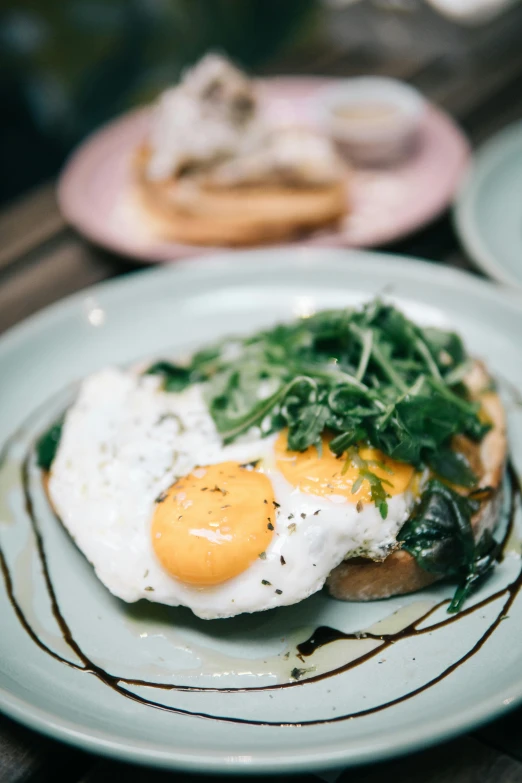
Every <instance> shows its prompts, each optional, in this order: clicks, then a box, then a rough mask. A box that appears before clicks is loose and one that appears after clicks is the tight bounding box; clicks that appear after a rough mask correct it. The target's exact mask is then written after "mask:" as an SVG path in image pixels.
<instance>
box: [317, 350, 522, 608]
mask: <svg viewBox="0 0 522 783" xmlns="http://www.w3.org/2000/svg"><path fill="white" fill-rule="evenodd" d="M490 381H491V379H490V377H489V375H488V373H487V371H486V369H485V367H484V366H483V365H482V364H481V363H480V362H475V364H474V366H473V368H472V370H471V371H470V372H469V374H468V376H467V377H466V379H465V383H466V386H467V387H468V389H469V391H470V394H471V396H472V397H473V398H474V399H476V400H480V402H481V404H482V408H483V411H484V414H485V415H486V416H487V418H488V419H489V420H490V422H491V424H492V428H491V430H489V432H488V433H487V434H486V436H485V437H484V438H483V440H482V442H481V443H480V444H478V445H477V444H473V443H471V442H470V441H468V442H467V443H465V442H463V441H464V439H461V442H460V444H459V447H464V448H465V449H466V454H467V456H468V458H469V459H470V462H471V464H472V465H473V467H474V469H475V472H477V473H478V475H479V476H480V481H479V486H481V487H491V488H492V489H493V493H492V494H491V495H490V496H489V497H488V498H487V499H486V500H484V501H483V502H482V505H481V507H480V508H479V510H478V511H477V513H476V514H475V516H474V517H473V519H472V526H473V532H474V534H475V539H476V540H477V539H478V538H480V536H481V535H482V532H483V531H484V530H485V529H486V528H488V529H489V530H494V529H495V527H496V526H497V523H498V519H499V514H500V508H501V505H502V478H503V475H504V470H505V466H506V460H507V438H506V421H505V413H504V408H503V406H502V402H501V401H500V398H499V396H498V394H496V393H495V392H493V391H490V385H491V384H490ZM438 579H440V577H438V576H437V575H435V574H430V573H428V572H427V571H424V570H423V569H422V568H421V567H420V566H418V565H417V562H416V561H415V559H414V558H413V557H412V555H410V554H409V553H408V552H405V551H404V550H400V549H399V550H396V551H395V552H392V554H390V555H389V556H388V557H387V558H386V559H385V560H383V561H381V562H374V561H371V560H365V559H364V558H356V559H355V558H354V559H353V560H345V561H344V562H342V563H341V564H340V565H339V566H337V568H334V570H333V571H332V573H331V574H330V576H329V577H328V580H327V583H326V584H327V589H328V591H329V592H330V594H331V595H332V596H334V598H339V599H341V600H343V601H372V600H374V599H377V598H389V597H390V596H393V595H402V594H404V593H413V592H415V591H416V590H420V589H421V588H423V587H427V586H428V585H430V584H432V583H433V582H436V581H438Z"/></svg>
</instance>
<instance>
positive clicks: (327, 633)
mask: <svg viewBox="0 0 522 783" xmlns="http://www.w3.org/2000/svg"><path fill="white" fill-rule="evenodd" d="M42 407H43V406H42ZM33 415H34V414H33ZM31 418H32V417H31ZM21 432H23V426H22V427H20V428H19V430H18V431H17V432H16V433H15V434H14V435H13V436H12V438H11V439H10V440H9V441H8V442H7V443H6V444H5V446H4V448H3V449H2V452H1V453H0V468H1V466H2V464H3V463H4V461H5V459H6V457H7V455H8V452H9V448H10V445H11V444H12V443H13V441H14V440H15V439H16V438H17V437H19V435H20V433H21ZM32 453H33V448H32V446H30V447H29V450H28V452H27V454H26V455H25V458H24V460H23V463H22V471H21V481H22V488H23V492H24V499H25V511H26V513H27V515H28V518H29V521H30V524H31V527H32V530H33V533H34V536H35V541H36V548H37V553H38V557H39V559H40V563H41V567H42V571H43V575H44V581H45V585H46V590H47V594H48V597H49V600H50V604H51V609H52V613H53V616H54V618H55V620H56V623H57V625H58V628H59V629H60V632H61V634H62V637H63V640H64V641H65V643H66V644H67V646H68V647H69V648H70V649H71V651H72V652H73V653H74V654H75V655H76V656H77V657H78V658H79V660H80V661H81V663H76V662H74V661H70V660H68V659H67V658H64V657H63V656H61V655H60V654H59V653H57V652H55V651H54V650H52V649H51V648H49V647H48V646H47V645H46V644H45V643H44V642H43V641H42V640H41V639H40V638H39V637H38V635H37V634H36V633H35V631H34V630H33V628H32V627H31V625H30V623H29V621H28V620H27V617H26V616H25V614H24V612H23V610H22V608H21V606H20V604H19V603H18V601H17V598H16V596H15V593H14V587H13V579H12V575H11V572H10V570H9V567H8V565H7V561H6V559H5V556H4V554H3V552H2V549H1V547H0V571H1V573H2V576H3V580H4V584H5V588H6V593H7V596H8V599H9V601H10V603H11V606H12V608H13V611H14V612H15V614H16V617H17V618H18V620H19V622H20V624H21V626H22V627H23V628H24V630H25V631H26V633H27V634H28V635H29V637H30V638H31V639H32V641H33V642H34V643H35V644H36V645H37V646H38V647H39V648H40V649H41V650H42V651H43V652H45V653H46V654H48V655H50V656H51V657H52V658H53V659H55V660H57V661H59V662H61V663H63V664H65V665H67V666H70V667H72V668H74V669H76V670H80V671H83V672H85V673H87V674H91V675H93V676H95V677H96V678H97V679H98V680H100V681H101V682H102V683H103V684H104V685H106V686H107V687H109V688H111V689H112V690H113V691H115V692H117V693H118V694H120V695H122V696H124V697H125V698H128V699H131V700H132V701H135V702H138V703H140V704H143V705H144V706H148V707H153V708H155V709H160V710H163V711H166V712H171V713H175V714H179V715H186V716H189V717H196V718H205V719H209V720H218V721H224V722H228V723H236V724H249V725H255V726H277V727H280V726H294V727H299V726H310V725H319V724H327V723H338V722H340V721H344V720H350V719H353V718H356V717H363V716H365V715H371V714H373V713H376V712H380V711H382V710H385V709H388V708H389V707H392V706H394V705H396V704H400V703H401V702H403V701H407V700H408V699H410V698H413V697H414V696H416V695H418V694H420V693H422V692H423V691H425V690H427V689H429V688H430V687H432V686H433V685H436V684H437V683H439V682H441V681H442V680H443V679H444V678H445V677H447V676H448V675H450V674H451V673H452V672H454V671H455V670H456V669H457V668H458V667H459V666H461V665H462V664H463V663H465V662H466V661H467V660H469V659H470V658H471V657H472V656H473V655H475V653H477V652H478V651H479V650H480V649H481V647H482V646H483V645H484V644H485V642H486V641H487V640H488V639H489V638H490V637H491V636H492V634H493V633H494V632H495V630H496V629H497V628H498V626H499V624H500V622H501V621H502V620H503V619H504V618H505V617H506V616H507V613H508V611H509V609H510V607H511V606H512V604H513V602H514V600H515V598H516V596H517V594H518V592H519V590H520V588H521V587H522V569H521V571H520V573H519V575H518V577H517V578H516V579H515V580H514V581H513V582H512V583H511V584H509V585H508V586H507V587H505V588H502V589H500V590H498V591H497V592H495V593H494V594H492V595H491V596H489V597H487V598H484V599H483V600H482V601H480V602H478V603H476V604H474V605H473V606H470V607H468V608H467V609H463V610H461V611H460V612H459V613H458V614H457V615H452V616H450V617H447V618H446V619H445V620H441V621H439V622H438V623H435V624H433V625H430V626H427V627H424V628H418V626H419V625H420V624H421V623H422V622H423V621H425V620H426V619H427V618H428V617H429V616H430V615H432V614H433V613H434V612H436V610H437V609H439V608H440V607H441V606H443V605H445V604H447V603H449V600H448V599H444V600H443V601H441V602H439V603H438V604H436V605H435V606H433V607H432V608H431V609H429V610H428V611H427V612H426V613H425V614H424V615H422V617H420V618H417V619H416V620H414V621H413V622H412V623H410V624H409V625H407V626H406V627H405V628H403V629H402V630H400V631H398V632H396V633H387V634H373V633H368V632H366V633H365V632H359V633H348V634H347V633H343V632H341V631H338V630H335V629H333V628H328V627H326V626H321V627H319V628H317V629H316V631H314V633H313V634H312V636H310V638H309V639H307V640H306V641H304V642H301V643H300V644H299V645H297V649H298V652H299V654H300V655H301V656H303V657H308V656H310V655H312V654H313V653H314V652H315V651H316V650H317V649H319V648H320V647H323V646H325V645H327V644H331V643H332V642H334V641H338V640H340V639H361V638H369V639H375V640H378V641H380V642H382V644H380V645H378V646H377V647H376V648H375V649H373V650H371V651H369V652H367V653H366V654H364V655H362V656H360V657H359V658H357V659H355V660H353V661H350V662H348V663H347V664H345V665H343V666H341V667H338V668H337V669H334V670H332V671H328V672H325V673H323V674H320V675H316V676H314V677H309V678H307V679H305V680H299V681H296V682H289V683H282V684H280V685H268V686H259V687H254V688H215V687H209V688H206V687H196V686H189V685H176V684H172V683H158V682H149V681H147V680H140V679H129V678H125V677H120V676H118V675H115V674H111V673H109V672H107V671H106V670H104V669H103V668H102V667H100V666H99V665H98V664H96V663H95V662H93V661H92V660H91V659H90V658H89V657H88V656H87V655H86V653H85V652H84V651H83V650H82V649H81V647H80V646H79V644H78V642H77V641H76V640H75V639H74V637H73V634H72V632H71V630H70V628H69V625H68V623H67V621H66V620H65V618H64V616H63V614H62V612H61V610H60V607H59V604H58V601H57V598H56V593H55V590H54V586H53V583H52V579H51V575H50V571H49V567H48V563H47V558H46V553H45V547H44V541H43V538H42V534H41V532H40V528H39V524H38V520H37V518H36V515H35V511H34V505H33V501H32V496H31V491H30V475H29V468H30V464H31V457H32ZM507 475H508V480H509V488H510V509H509V523H508V525H507V530H506V533H505V535H504V538H503V541H502V549H503V548H504V546H505V544H506V542H507V540H508V539H509V536H510V535H511V532H512V529H513V524H514V517H515V511H516V505H517V504H516V501H517V499H519V498H520V497H521V486H520V482H519V479H518V476H517V474H516V471H515V468H514V466H513V464H512V462H511V461H509V463H508V470H507ZM504 595H506V596H507V600H506V601H505V602H504V604H503V606H502V608H501V610H500V613H499V614H498V615H497V617H496V618H495V620H494V621H493V622H492V623H491V624H490V625H489V626H488V628H487V629H486V630H485V631H484V633H483V634H482V636H481V637H480V639H479V640H478V641H477V642H476V643H475V645H474V646H473V647H472V648H471V649H470V650H469V651H468V652H467V653H465V654H464V655H463V656H462V657H461V658H460V659H459V660H458V661H456V662H454V663H453V664H451V665H450V666H448V667H447V668H446V669H444V670H443V671H442V672H441V673H440V674H439V675H437V676H436V677H434V678H432V679H431V680H429V681H428V682H426V683H424V684H423V685H421V686H419V687H418V688H415V689H414V690H412V691H409V692H408V693H405V694H403V695H402V696H399V697H397V698H395V699H392V700H391V701H388V702H386V703H383V704H379V705H376V706H375V707H370V708H368V709H365V710H359V711H357V712H352V713H348V714H344V715H338V716H335V717H332V718H324V719H317V720H308V721H300V722H285V723H282V722H277V721H263V720H249V719H243V718H236V717H230V716H218V715H211V714H208V713H203V712H195V711H190V710H184V709H181V708H178V707H174V706H169V705H166V704H162V703H160V702H156V701H153V700H151V699H148V698H146V697H144V696H141V695H139V694H137V693H134V692H133V691H131V690H129V689H128V688H126V687H124V686H123V683H124V684H125V685H127V686H134V687H145V688H151V689H162V690H168V691H197V692H202V691H210V692H216V691H219V692H222V693H238V692H241V693H244V692H249V691H264V690H279V689H284V688H288V687H302V686H304V685H307V684H309V683H313V682H318V681H319V680H323V679H325V678H327V677H331V676H335V675H337V674H340V673H342V672H345V671H348V670H350V669H352V668H355V667H356V666H360V665H361V664H363V663H364V662H365V661H367V660H369V659H371V658H373V657H374V656H376V655H380V654H382V653H383V651H384V650H385V649H386V648H387V647H389V646H390V645H392V644H395V643H396V642H398V641H401V640H402V639H407V638H411V637H414V636H418V635H421V634H424V633H428V632H429V633H431V632H433V631H435V630H437V629H439V628H442V627H445V626H447V625H451V624H452V623H454V622H456V621H457V620H459V619H460V618H461V617H465V616H467V615H469V614H472V613H474V612H476V611H478V610H479V609H481V608H482V607H484V606H486V605H488V604H489V603H491V602H493V601H495V600H497V599H498V598H501V597H502V596H504Z"/></svg>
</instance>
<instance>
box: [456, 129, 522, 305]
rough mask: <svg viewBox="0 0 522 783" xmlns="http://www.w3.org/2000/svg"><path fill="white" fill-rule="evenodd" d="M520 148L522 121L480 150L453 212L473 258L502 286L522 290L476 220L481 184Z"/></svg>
mask: <svg viewBox="0 0 522 783" xmlns="http://www.w3.org/2000/svg"><path fill="white" fill-rule="evenodd" d="M517 149H518V150H519V151H520V149H522V120H518V121H517V122H514V123H512V124H511V125H508V127H507V128H503V129H502V130H501V131H500V132H499V133H497V134H495V135H494V136H493V137H492V138H491V139H488V141H486V142H485V143H484V144H483V145H482V146H481V147H480V148H479V149H478V151H477V152H476V153H475V155H474V157H473V160H472V163H471V165H470V167H469V169H468V172H467V174H466V175H465V177H464V179H463V182H462V184H461V186H460V188H459V189H458V191H457V195H456V198H455V201H454V204H453V210H452V211H453V223H454V226H455V230H456V232H457V234H458V237H459V239H460V241H461V242H462V244H463V246H464V249H465V251H466V252H467V254H468V255H469V257H470V259H471V260H472V261H473V262H474V263H475V264H476V265H477V266H478V267H479V269H482V270H483V271H484V272H485V273H486V274H488V275H490V276H491V277H492V278H493V279H494V280H497V281H498V282H499V283H503V284H505V285H508V286H515V287H516V289H518V290H522V281H521V280H518V279H517V278H516V277H514V276H513V275H511V274H510V273H509V272H506V271H505V270H504V269H503V266H502V263H501V262H499V260H498V259H497V258H496V257H495V254H494V253H492V252H491V251H490V250H489V249H488V247H487V244H486V243H485V242H484V240H483V238H482V234H481V231H480V227H479V226H478V224H477V222H476V220H475V201H476V198H477V195H478V193H479V191H480V189H481V186H482V183H483V182H484V181H485V180H486V179H487V177H488V176H489V175H490V174H491V172H492V171H493V170H494V169H496V168H497V166H498V165H499V164H500V163H503V162H504V161H505V159H506V158H509V157H511V155H512V154H513V152H515V151H516V150H517Z"/></svg>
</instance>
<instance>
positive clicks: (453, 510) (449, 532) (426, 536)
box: [398, 479, 499, 612]
mask: <svg viewBox="0 0 522 783" xmlns="http://www.w3.org/2000/svg"><path fill="white" fill-rule="evenodd" d="M484 493H485V491H484V490H481V494H480V496H479V495H476V496H475V497H474V496H473V495H471V496H469V497H463V496H462V495H459V494H458V493H457V492H455V490H453V489H451V488H450V487H448V486H446V485H445V484H443V483H442V482H440V481H438V480H437V479H432V480H431V481H430V482H429V483H428V485H427V486H426V487H425V489H424V491H423V493H422V497H421V500H420V502H419V504H418V506H417V508H416V509H415V510H414V512H413V514H412V515H411V516H410V518H409V519H408V521H407V522H406V523H405V524H404V525H403V527H402V529H401V531H400V533H399V536H398V540H399V541H400V542H401V544H402V548H403V549H405V550H406V551H407V552H409V553H410V554H411V555H413V557H414V558H415V560H416V561H417V563H418V564H419V566H420V567H421V568H423V569H424V570H425V571H429V572H430V573H433V574H437V575H440V576H444V577H448V578H451V579H454V580H456V581H457V582H458V583H459V586H458V588H457V591H456V592H455V595H454V597H453V600H452V602H451V604H450V606H449V608H448V611H449V612H457V611H458V610H459V609H460V608H461V606H462V604H463V603H464V601H465V600H466V598H467V597H468V595H469V594H470V593H471V591H472V590H473V589H474V588H475V587H476V586H477V585H478V583H479V582H480V581H481V580H482V579H483V578H484V577H485V576H486V574H487V573H488V572H489V570H490V569H491V568H492V567H493V565H494V563H495V560H496V558H497V556H498V553H499V545H498V544H497V542H496V541H495V540H494V539H493V537H492V535H491V533H490V532H489V531H485V532H484V533H483V535H482V537H481V538H480V540H479V541H478V542H477V543H475V540H474V537H473V529H472V526H471V518H472V516H473V514H474V513H475V512H476V511H477V510H478V508H479V506H480V502H481V500H483V499H484Z"/></svg>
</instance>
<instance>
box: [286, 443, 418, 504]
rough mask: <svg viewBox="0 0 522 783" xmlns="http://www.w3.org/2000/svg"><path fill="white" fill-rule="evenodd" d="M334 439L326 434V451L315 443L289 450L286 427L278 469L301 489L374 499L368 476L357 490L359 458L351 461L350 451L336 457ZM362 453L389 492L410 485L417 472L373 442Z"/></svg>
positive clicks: (352, 498) (366, 500)
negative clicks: (373, 446)
mask: <svg viewBox="0 0 522 783" xmlns="http://www.w3.org/2000/svg"><path fill="white" fill-rule="evenodd" d="M330 440H331V437H329V436H328V435H323V438H322V449H321V452H322V453H319V451H318V449H317V448H316V447H315V446H309V447H308V448H307V449H306V450H305V451H288V449H287V445H288V431H287V430H283V431H282V432H281V433H280V434H279V437H278V438H277V441H276V444H275V456H276V465H277V469H278V470H279V471H280V472H281V473H282V474H283V476H284V477H285V478H286V480H287V481H288V482H289V483H290V484H292V486H294V487H297V488H299V489H300V490H301V492H306V493H307V494H310V495H319V496H321V497H328V496H332V495H341V496H343V497H345V498H346V499H347V500H349V501H351V502H352V503H358V502H359V501H360V502H361V503H370V502H371V488H370V483H369V481H368V479H364V480H363V481H362V482H361V483H360V486H358V487H356V491H355V492H353V489H354V485H355V483H356V481H358V479H359V477H360V468H359V467H358V466H357V465H356V464H355V462H352V461H349V460H348V461H347V460H346V455H342V456H341V457H336V456H335V454H333V452H332V451H330V447H329V443H330ZM358 455H359V457H360V458H361V459H362V460H364V461H365V463H366V465H367V468H368V470H370V471H371V472H372V473H373V474H374V475H376V476H377V477H378V478H379V479H381V481H382V485H383V489H384V490H385V492H386V494H387V495H398V494H399V493H401V492H404V491H405V490H406V489H407V488H408V486H409V485H410V482H411V481H412V478H413V475H414V468H413V467H412V466H411V465H406V464H405V463H404V462H397V461H396V460H393V459H390V457H386V456H385V455H384V454H383V453H382V452H381V451H379V450H378V449H373V448H370V447H369V446H368V447H367V446H363V447H361V448H359V449H358Z"/></svg>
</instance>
